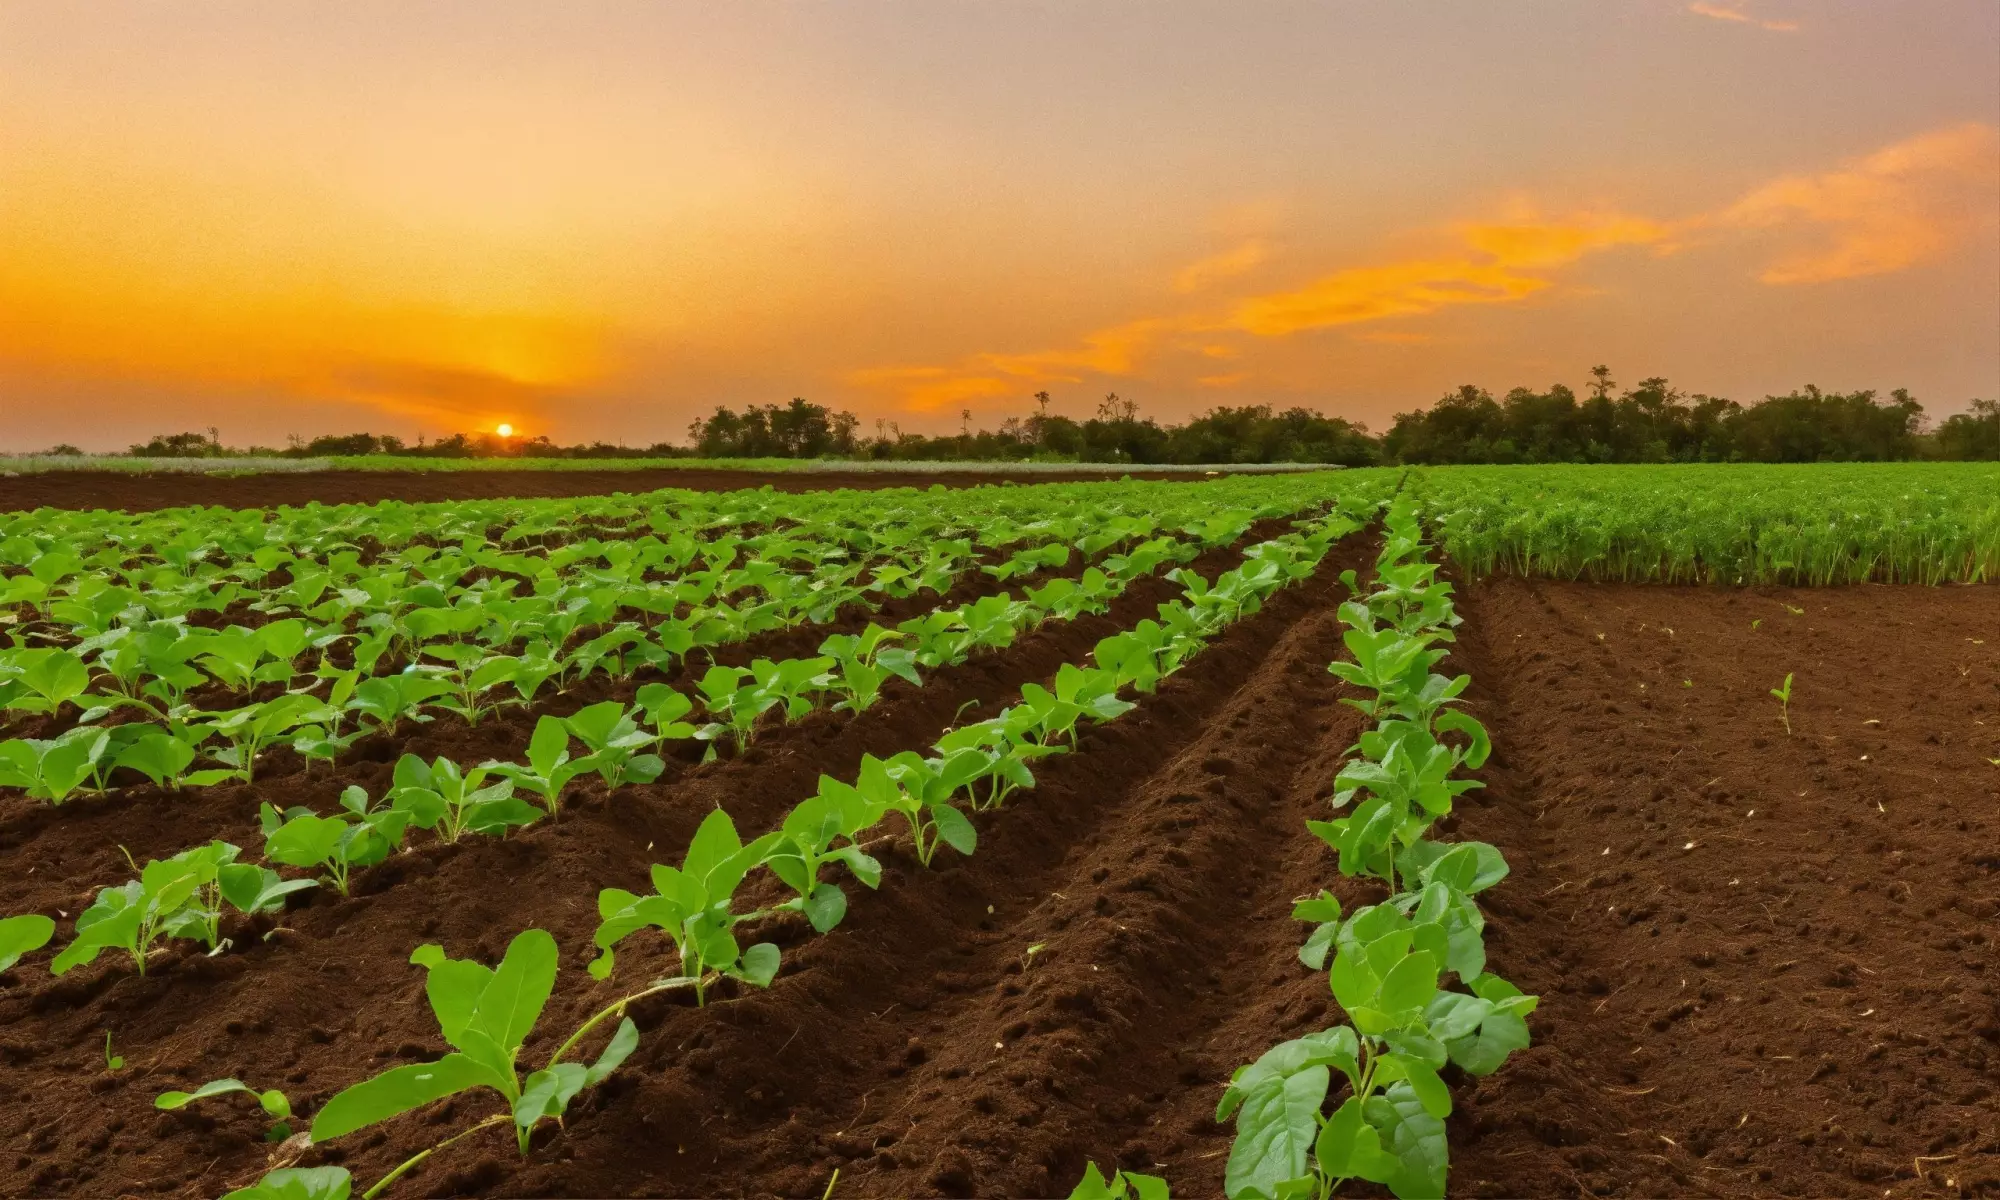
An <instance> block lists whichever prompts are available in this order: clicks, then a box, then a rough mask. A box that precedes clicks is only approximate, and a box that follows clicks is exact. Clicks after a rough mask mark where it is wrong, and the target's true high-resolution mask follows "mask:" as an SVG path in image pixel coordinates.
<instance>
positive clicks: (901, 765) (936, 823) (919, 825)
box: [855, 750, 991, 867]
mask: <svg viewBox="0 0 2000 1200" xmlns="http://www.w3.org/2000/svg"><path fill="white" fill-rule="evenodd" d="M990 765H991V763H990V760H989V759H988V758H987V756H986V754H985V753H983V752H982V751H979V750H959V751H955V752H953V753H951V754H949V755H947V756H945V757H943V758H925V757H924V756H923V755H921V754H918V753H917V752H916V751H914V750H905V751H903V752H902V753H901V754H898V755H896V756H895V757H893V758H891V759H889V760H888V761H887V762H883V761H881V760H879V759H876V758H875V757H874V756H872V755H863V756H862V758H861V773H860V775H859V776H858V777H857V779H856V781H855V786H856V787H857V788H859V789H860V790H861V793H862V794H863V795H864V796H866V797H867V798H868V799H869V801H870V802H871V803H873V802H880V803H881V804H882V806H883V807H884V808H885V809H887V810H888V811H890V812H895V813H900V814H902V817H903V820H904V821H905V822H907V823H908V824H909V827H910V841H911V843H912V845H913V848H914V849H915V851H916V855H917V861H918V862H919V863H922V864H923V865H924V866H926V867H928V866H930V865H931V857H932V856H933V855H935V854H936V853H937V848H938V844H939V843H940V842H942V843H944V844H946V845H949V846H950V847H951V848H952V849H954V850H956V851H958V852H959V853H960V854H966V855H970V854H971V853H972V852H973V851H974V850H975V849H977V848H978V845H979V831H978V830H977V829H974V828H973V825H972V822H971V821H970V820H968V819H967V818H966V815H965V814H964V813H962V812H960V811H958V808H957V807H956V806H955V805H953V804H952V802H951V798H952V797H953V796H954V795H956V794H958V793H959V792H960V791H966V792H970V790H971V786H972V784H973V782H974V781H976V780H979V779H982V778H984V777H985V776H986V774H987V770H988V768H989V766H990Z"/></svg>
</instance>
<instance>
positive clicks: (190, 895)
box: [49, 842, 316, 975]
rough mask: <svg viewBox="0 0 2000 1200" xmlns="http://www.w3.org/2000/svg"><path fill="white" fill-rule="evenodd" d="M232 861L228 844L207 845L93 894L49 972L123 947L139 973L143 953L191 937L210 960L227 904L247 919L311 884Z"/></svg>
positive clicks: (218, 944) (280, 904)
mask: <svg viewBox="0 0 2000 1200" xmlns="http://www.w3.org/2000/svg"><path fill="white" fill-rule="evenodd" d="M236 855H237V849H236V847H235V846H232V845H230V844H229V843H228V842H210V843H209V844H208V845H206V846H197V847H195V848H194V849H192V850H183V851H181V852H180V853H179V854H176V855H174V856H173V857H172V858H168V859H156V860H154V861H152V862H149V863H147V864H146V866H145V868H144V869H143V870H141V871H140V872H139V878H137V879H134V880H132V881H131V882H129V883H126V884H124V885H123V886H120V887H109V888H105V889H103V890H102V891H100V892H98V893H97V899H96V900H95V901H93V902H92V903H91V905H90V907H89V908H87V909H85V910H84V911H83V912H82V913H81V914H79V915H78V916H77V919H76V937H75V938H74V939H72V940H71V942H70V944H69V945H68V946H66V947H64V948H63V951H62V953H60V954H58V955H56V957H55V960H54V961H53V962H51V963H50V964H49V970H50V972H51V973H53V974H56V975H61V974H63V973H64V972H66V971H68V970H70V969H71V968H72V967H77V966H82V965H84V964H86V963H89V962H92V961H94V960H95V959H96V958H97V956H98V954H99V953H100V952H102V951H104V950H106V949H120V950H124V951H125V952H126V953H127V954H129V955H130V956H131V958H132V964H133V966H134V967H135V968H137V970H138V972H139V974H141V975H144V974H145V973H146V955H147V953H148V952H149V951H150V950H151V948H152V945H153V943H154V942H155V941H157V940H159V939H160V938H163V937H184V938H193V939H195V940H197V941H200V942H203V943H204V944H206V945H207V946H208V948H209V952H210V953H211V954H213V953H216V952H217V951H219V950H220V949H221V948H222V941H221V924H222V906H223V904H224V903H225V902H227V903H228V904H230V905H231V906H233V907H234V908H236V909H237V910H238V911H240V912H242V913H244V914H246V915H251V914H255V913H260V912H267V911H271V910H274V909H277V908H281V907H283V905H284V898H285V897H286V896H288V895H290V894H291V893H293V892H297V891H302V890H304V889H305V888H309V887H313V886H316V885H315V884H314V881H312V880H310V879H292V880H285V879H280V878H279V877H278V874H277V872H275V871H272V870H270V869H269V868H267V867H259V866H256V865H255V864H252V863H239V862H237V861H236Z"/></svg>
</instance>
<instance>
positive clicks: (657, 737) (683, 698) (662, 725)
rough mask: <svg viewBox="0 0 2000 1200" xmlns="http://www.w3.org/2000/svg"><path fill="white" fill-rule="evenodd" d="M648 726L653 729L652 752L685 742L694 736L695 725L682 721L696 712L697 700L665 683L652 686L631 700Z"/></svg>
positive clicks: (652, 684)
mask: <svg viewBox="0 0 2000 1200" xmlns="http://www.w3.org/2000/svg"><path fill="white" fill-rule="evenodd" d="M632 702H633V703H634V704H635V705H636V706H637V707H638V709H639V713H640V715H642V716H644V717H645V718H646V724H648V725H651V726H652V727H653V753H655V754H658V753H660V752H661V751H663V750H665V749H666V748H667V743H668V742H670V741H673V742H680V741H686V740H687V739H689V738H691V737H693V736H694V734H695V729H694V726H693V725H692V724H690V723H689V722H687V721H684V720H682V719H681V718H683V717H685V716H687V715H688V714H689V713H691V712H693V711H694V701H692V700H690V699H688V698H687V695H686V693H684V692H679V691H676V690H675V689H673V688H670V687H668V686H667V685H666V684H664V683H649V684H646V685H645V686H644V687H641V688H640V689H639V690H638V692H637V693H636V694H635V695H634V696H633V697H632Z"/></svg>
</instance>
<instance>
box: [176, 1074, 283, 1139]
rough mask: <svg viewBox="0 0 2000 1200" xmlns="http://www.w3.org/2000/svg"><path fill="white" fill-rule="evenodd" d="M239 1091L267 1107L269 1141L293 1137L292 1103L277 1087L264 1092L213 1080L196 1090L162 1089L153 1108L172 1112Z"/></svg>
mask: <svg viewBox="0 0 2000 1200" xmlns="http://www.w3.org/2000/svg"><path fill="white" fill-rule="evenodd" d="M237 1092H241V1093H243V1094H244V1095H246V1096H251V1097H254V1098H255V1099H256V1101H257V1106H258V1107H259V1108H261V1109H263V1110H264V1113H265V1115H266V1116H268V1117H270V1118H271V1119H272V1125H271V1128H270V1129H269V1130H267V1131H266V1132H265V1134H264V1140H265V1141H267V1142H282V1141H284V1140H285V1139H286V1138H288V1137H290V1136H292V1127H291V1123H290V1122H291V1119H292V1102H291V1100H290V1099H288V1098H287V1097H286V1096H285V1093H283V1092H281V1091H279V1090H278V1089H277V1088H271V1089H269V1090H266V1091H262V1092H260V1091H258V1090H257V1089H255V1088H253V1087H250V1086H249V1085H248V1084H245V1083H243V1082H242V1081H241V1080H236V1079H212V1080H210V1081H209V1082H207V1083H204V1084H202V1085H201V1086H200V1087H198V1088H196V1089H195V1090H194V1091H192V1092H161V1093H160V1094H159V1095H157V1096H155V1097H153V1107H154V1108H157V1109H161V1110H163V1111H167V1112H171V1111H173V1110H174V1109H177V1108H184V1107H186V1106H187V1105H189V1104H192V1103H194V1102H195V1101H196V1100H206V1099H208V1098H209V1097H211V1096H228V1095H233V1094H235V1093H237Z"/></svg>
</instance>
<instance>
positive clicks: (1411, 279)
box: [1226, 213, 1672, 337]
mask: <svg viewBox="0 0 2000 1200" xmlns="http://www.w3.org/2000/svg"><path fill="white" fill-rule="evenodd" d="M1457 232H1458V235H1459V238H1460V240H1461V241H1462V243H1463V246H1464V248H1465V250H1467V251H1470V252H1471V253H1468V254H1461V255H1452V256H1439V257H1435V258H1425V259H1412V260H1406V261H1402V262H1390V263H1383V264H1380V265H1376V266H1368V267H1350V268H1348V269H1346V270H1343V271H1336V272H1334V273H1333V274H1331V275H1327V276H1324V277H1322V278H1320V279H1316V280H1314V281H1312V282H1311V283H1308V284H1306V285H1305V286H1303V287H1299V288H1293V289H1290V290H1287V291H1282V292H1273V293H1270V294H1267V295H1262V296H1253V297H1250V298H1249V299H1247V300H1244V301H1242V302H1241V303H1240V304H1238V305H1237V307H1236V310H1235V312H1234V313H1232V314H1231V315H1230V317H1229V319H1228V320H1227V322H1226V325H1227V326H1228V327H1230V328H1234V329H1240V330H1242V331H1243V332H1245V333H1251V334H1255V335H1257V336H1259V337H1282V336H1284V335H1286V334H1290V333H1298V332H1300V331H1302V330H1307V329H1322V328H1326V327H1328V326H1333V325H1352V324H1356V323H1358V322H1362V321H1377V320H1381V319H1383V318H1385V317H1410V316H1421V315H1423V314H1425V313H1432V312H1436V311H1438V310H1439V309H1443V308H1449V307H1453V306H1456V305H1464V304H1501V303H1506V302H1509V301H1514V300H1522V299H1526V298H1527V297H1529V296H1532V295H1534V294H1535V293H1536V292H1540V291H1543V290H1544V289H1546V288H1548V287H1550V286H1552V285H1553V283H1554V281H1553V280H1552V279H1550V278H1549V276H1548V275H1547V272H1548V271H1549V270H1551V269H1553V268H1556V267H1562V266H1567V265H1569V264H1570V263H1573V262H1575V261H1576V260H1577V259H1579V258H1582V257H1583V256H1584V255H1586V254H1590V253H1593V252H1595V251H1599V250H1608V249H1610V248H1612V247H1614V246H1627V245H1645V244H1658V243H1662V242H1665V241H1666V239H1667V238H1668V237H1669V236H1670V235H1671V233H1672V228H1671V227H1670V226H1668V225H1666V224H1663V223H1661V222H1658V221H1652V220H1649V219H1647V218H1644V217H1635V216H1628V215H1625V214H1621V213H1581V214H1576V215H1573V216H1569V217H1562V218H1555V219H1523V220H1514V221H1507V222H1501V223H1493V224H1475V225H1465V226H1461V227H1459V229H1458V231H1457Z"/></svg>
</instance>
